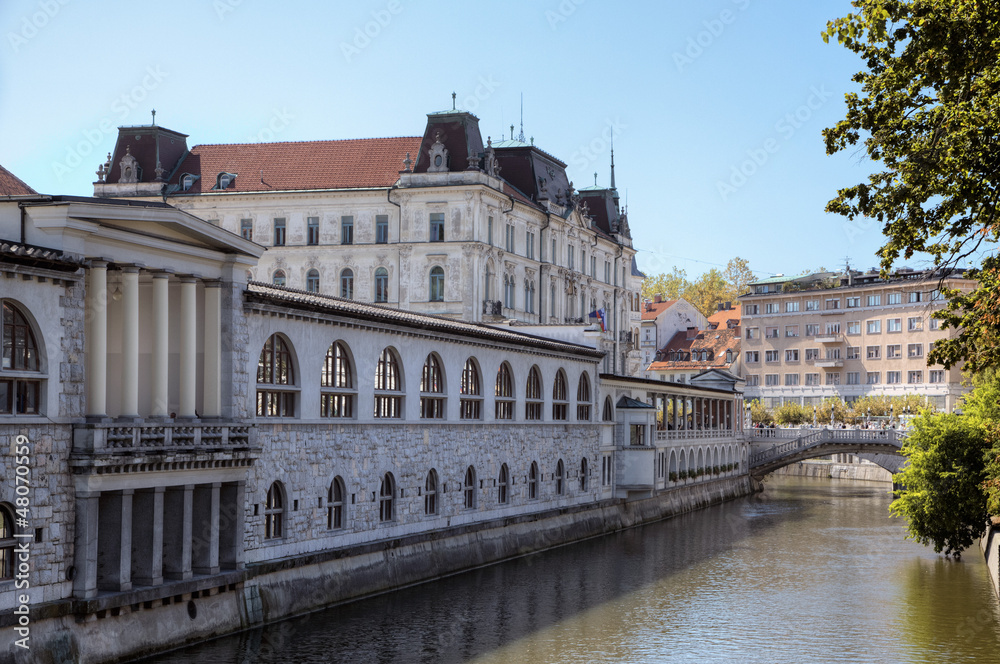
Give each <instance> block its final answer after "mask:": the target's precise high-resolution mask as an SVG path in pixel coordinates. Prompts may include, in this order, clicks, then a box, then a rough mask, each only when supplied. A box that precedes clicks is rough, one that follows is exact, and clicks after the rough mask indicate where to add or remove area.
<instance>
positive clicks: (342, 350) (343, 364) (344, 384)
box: [320, 341, 355, 417]
mask: <svg viewBox="0 0 1000 664" xmlns="http://www.w3.org/2000/svg"><path fill="white" fill-rule="evenodd" d="M320 388H321V395H320V415H321V416H322V417H354V394H355V392H354V379H353V373H352V371H351V359H350V356H349V354H348V352H347V347H346V346H344V344H342V343H341V342H339V341H336V342H334V343H332V344H330V348H328V349H327V351H326V358H325V359H324V360H323V376H322V380H321V382H320Z"/></svg>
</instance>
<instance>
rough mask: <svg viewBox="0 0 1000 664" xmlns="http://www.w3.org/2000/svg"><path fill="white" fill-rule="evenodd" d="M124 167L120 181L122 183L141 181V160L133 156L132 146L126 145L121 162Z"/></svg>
mask: <svg viewBox="0 0 1000 664" xmlns="http://www.w3.org/2000/svg"><path fill="white" fill-rule="evenodd" d="M119 163H120V165H121V167H122V174H121V177H119V178H118V182H120V183H122V184H133V183H135V182H138V181H139V162H138V161H136V158H135V157H133V156H132V146H130V145H126V146H125V156H124V157H122V160H121V162H119Z"/></svg>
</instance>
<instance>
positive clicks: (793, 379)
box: [785, 374, 799, 387]
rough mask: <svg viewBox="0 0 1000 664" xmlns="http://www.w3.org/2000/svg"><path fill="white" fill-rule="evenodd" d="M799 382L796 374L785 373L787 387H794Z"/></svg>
mask: <svg viewBox="0 0 1000 664" xmlns="http://www.w3.org/2000/svg"><path fill="white" fill-rule="evenodd" d="M798 384H799V375H798V374H785V385H786V386H787V387H794V386H795V385H798Z"/></svg>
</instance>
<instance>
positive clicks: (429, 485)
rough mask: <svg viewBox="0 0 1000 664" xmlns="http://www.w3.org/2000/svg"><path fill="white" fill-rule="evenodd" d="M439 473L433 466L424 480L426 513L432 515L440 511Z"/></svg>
mask: <svg viewBox="0 0 1000 664" xmlns="http://www.w3.org/2000/svg"><path fill="white" fill-rule="evenodd" d="M437 495H438V474H437V471H436V470H434V469H433V468H431V469H430V472H428V473H427V479H426V480H424V514H427V515H432V514H437V512H438V503H437Z"/></svg>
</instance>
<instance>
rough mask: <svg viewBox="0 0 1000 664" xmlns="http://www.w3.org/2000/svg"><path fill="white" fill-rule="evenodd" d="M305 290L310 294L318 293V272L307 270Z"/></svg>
mask: <svg viewBox="0 0 1000 664" xmlns="http://www.w3.org/2000/svg"><path fill="white" fill-rule="evenodd" d="M306 290H307V291H309V292H310V293H318V292H319V270H315V269H314V270H309V271H308V272H306Z"/></svg>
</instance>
